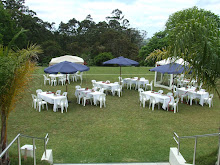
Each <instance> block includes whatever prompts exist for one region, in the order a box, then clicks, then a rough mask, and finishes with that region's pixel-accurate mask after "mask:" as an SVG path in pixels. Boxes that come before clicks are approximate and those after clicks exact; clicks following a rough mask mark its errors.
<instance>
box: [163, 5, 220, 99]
mask: <svg viewBox="0 0 220 165" xmlns="http://www.w3.org/2000/svg"><path fill="white" fill-rule="evenodd" d="M219 23H220V19H219V16H217V15H215V14H213V13H211V12H210V11H205V10H200V9H198V8H197V7H193V8H189V9H186V10H182V11H179V12H176V13H174V14H173V15H171V16H170V17H169V20H168V21H167V23H166V27H167V30H168V33H169V46H170V47H169V55H170V56H176V57H181V58H183V59H184V60H185V61H188V62H189V63H190V65H191V66H193V73H192V74H191V76H192V77H194V78H196V77H197V80H198V81H202V82H203V84H204V85H205V86H206V87H209V88H210V89H211V88H212V89H215V90H216V92H217V93H218V95H219V97H220V94H219V92H218V90H217V82H218V80H219V77H220V65H219V64H220V56H219V54H220V31H219Z"/></svg>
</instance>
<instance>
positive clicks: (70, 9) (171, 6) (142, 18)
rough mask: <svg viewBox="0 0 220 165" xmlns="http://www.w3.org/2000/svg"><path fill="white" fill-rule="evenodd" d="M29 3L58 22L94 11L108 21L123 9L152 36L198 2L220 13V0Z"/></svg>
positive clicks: (94, 15) (136, 25)
mask: <svg viewBox="0 0 220 165" xmlns="http://www.w3.org/2000/svg"><path fill="white" fill-rule="evenodd" d="M25 5H27V6H29V8H30V9H31V10H33V11H35V12H37V16H38V17H39V18H41V19H42V20H44V21H48V22H55V23H56V26H57V27H58V25H59V23H60V22H61V21H63V22H68V20H70V19H72V18H75V19H76V20H79V21H82V20H84V19H85V18H86V16H87V15H88V14H90V15H91V16H92V18H93V20H94V21H95V22H99V21H106V19H105V18H106V17H107V16H110V15H111V12H112V11H113V10H114V9H119V10H121V11H122V12H123V15H125V18H127V19H128V20H129V21H130V25H131V27H133V28H138V29H139V30H146V31H147V32H148V35H147V36H148V37H152V35H153V34H154V33H155V32H158V31H160V30H163V29H164V25H165V23H166V21H167V19H168V18H169V15H171V14H172V13H174V12H176V11H179V10H183V9H186V8H190V7H193V6H195V5H197V6H199V7H200V8H203V9H205V10H211V11H212V12H214V13H215V14H220V11H219V8H220V1H219V0H178V1H177V0H153V1H150V0H74V1H73V0H63V1H60V0H46V1H45V0H26V3H25Z"/></svg>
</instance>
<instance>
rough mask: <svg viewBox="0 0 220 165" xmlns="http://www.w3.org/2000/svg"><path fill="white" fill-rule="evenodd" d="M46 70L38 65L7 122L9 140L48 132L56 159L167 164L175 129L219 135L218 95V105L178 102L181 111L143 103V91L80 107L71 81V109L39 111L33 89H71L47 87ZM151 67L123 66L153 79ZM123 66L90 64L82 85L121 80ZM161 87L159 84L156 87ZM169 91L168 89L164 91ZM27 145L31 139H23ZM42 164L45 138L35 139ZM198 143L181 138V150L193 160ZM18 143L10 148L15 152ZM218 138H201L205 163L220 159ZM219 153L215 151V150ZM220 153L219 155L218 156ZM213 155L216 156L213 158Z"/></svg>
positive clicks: (199, 153) (200, 154) (129, 72)
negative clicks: (32, 96) (34, 103)
mask: <svg viewBox="0 0 220 165" xmlns="http://www.w3.org/2000/svg"><path fill="white" fill-rule="evenodd" d="M43 69H44V68H42V67H39V68H38V69H37V70H36V72H35V74H34V75H33V80H32V82H31V84H30V87H29V88H28V89H27V90H26V92H25V93H24V94H22V98H21V99H20V101H19V102H18V104H17V107H16V109H15V110H14V111H13V112H12V113H11V114H10V116H9V121H8V139H9V142H10V141H11V140H12V139H13V138H14V137H15V136H16V135H17V134H18V133H22V134H26V135H30V136H37V137H44V136H45V135H46V133H49V137H50V140H49V143H48V146H47V148H51V149H53V157H54V163H109V162H168V161H169V148H170V147H177V144H176V143H175V141H174V140H173V138H172V135H173V132H174V131H175V132H177V133H178V135H179V136H187V135H200V134H208V133H216V132H218V131H219V123H220V122H219V121H220V120H219V116H220V113H219V112H220V111H219V110H220V103H219V99H218V98H217V96H216V95H215V96H214V107H213V108H208V106H207V105H205V106H203V107H202V106H200V105H196V104H193V106H189V105H187V104H179V113H176V114H174V113H173V112H172V111H168V112H167V111H164V110H162V109H159V110H158V109H157V108H156V109H155V110H154V111H152V110H150V109H149V108H148V104H147V106H146V107H145V108H143V107H140V105H139V102H138V98H139V96H138V91H137V90H127V89H123V96H122V97H120V98H119V97H117V96H112V95H107V102H106V108H102V109H100V108H99V107H98V106H94V105H86V106H85V107H84V106H82V105H78V104H77V103H76V98H75V96H74V92H75V86H76V85H79V84H80V82H79V81H78V82H71V84H70V85H69V84H68V89H67V90H68V100H69V101H71V103H69V107H68V112H67V113H63V114H61V113H60V111H59V112H56V113H55V112H53V111H52V108H53V106H52V105H49V110H48V111H46V110H42V111H41V112H40V113H39V112H38V111H36V110H35V109H33V108H32V106H31V104H32V98H31V93H34V94H35V93H36V89H42V90H43V91H49V90H50V91H56V90H58V89H61V90H62V92H64V91H65V90H66V87H65V86H61V85H59V86H56V87H54V86H52V87H51V86H49V85H46V86H44V85H43V75H42V74H43V73H44V72H43ZM149 69H150V68H147V67H122V77H123V78H126V77H134V76H135V75H137V76H138V77H145V78H147V79H149V80H153V79H154V73H152V72H149ZM118 76H119V67H91V68H90V71H88V72H85V73H84V80H83V84H82V87H89V88H91V87H92V84H91V80H92V79H95V80H101V81H102V80H103V81H105V80H110V81H111V82H114V81H118ZM154 90H159V88H154ZM164 92H165V93H167V92H168V90H164ZM21 143H22V145H23V144H32V141H31V140H28V139H24V138H22V139H21ZM36 145H37V150H36V155H37V158H38V163H37V164H41V163H40V158H41V156H42V154H43V142H42V141H36ZM193 147H194V141H193V140H191V139H188V140H185V139H184V140H182V141H181V153H182V155H183V156H184V158H185V159H186V160H187V162H188V163H192V157H193ZM16 148H17V146H16V145H13V146H12V148H11V149H10V151H11V153H12V154H13V155H16V152H17V151H16ZM217 148H218V137H207V138H200V139H198V148H197V155H196V157H197V160H198V162H199V160H201V158H204V159H206V158H207V156H208V158H207V160H208V161H206V162H205V163H204V161H201V162H199V164H201V165H208V164H213V161H216V158H217V152H216V151H217ZM213 152H214V154H213ZM215 152H216V154H215ZM210 155H212V156H210Z"/></svg>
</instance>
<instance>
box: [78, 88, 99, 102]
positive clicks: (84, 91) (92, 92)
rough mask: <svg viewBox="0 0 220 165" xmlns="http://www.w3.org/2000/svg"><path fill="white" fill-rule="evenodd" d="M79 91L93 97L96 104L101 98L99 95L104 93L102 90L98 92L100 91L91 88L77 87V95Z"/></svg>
mask: <svg viewBox="0 0 220 165" xmlns="http://www.w3.org/2000/svg"><path fill="white" fill-rule="evenodd" d="M78 93H80V94H81V95H83V96H85V95H86V96H88V97H90V98H92V99H93V102H94V104H96V101H97V99H98V98H99V96H100V95H101V94H103V93H102V92H98V91H92V90H91V89H88V90H86V89H85V88H81V89H76V91H75V95H76V96H77V95H78Z"/></svg>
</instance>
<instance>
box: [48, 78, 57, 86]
mask: <svg viewBox="0 0 220 165" xmlns="http://www.w3.org/2000/svg"><path fill="white" fill-rule="evenodd" d="M50 85H51V86H53V85H54V86H56V85H57V79H56V78H55V77H51V83H50Z"/></svg>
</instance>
